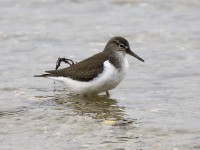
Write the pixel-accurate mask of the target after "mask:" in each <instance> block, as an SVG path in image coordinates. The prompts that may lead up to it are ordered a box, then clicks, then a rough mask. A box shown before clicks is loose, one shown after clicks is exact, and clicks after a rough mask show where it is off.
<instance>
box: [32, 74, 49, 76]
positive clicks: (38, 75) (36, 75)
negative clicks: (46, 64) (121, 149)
mask: <svg viewBox="0 0 200 150" xmlns="http://www.w3.org/2000/svg"><path fill="white" fill-rule="evenodd" d="M33 77H52V75H51V74H42V75H34V76H33Z"/></svg>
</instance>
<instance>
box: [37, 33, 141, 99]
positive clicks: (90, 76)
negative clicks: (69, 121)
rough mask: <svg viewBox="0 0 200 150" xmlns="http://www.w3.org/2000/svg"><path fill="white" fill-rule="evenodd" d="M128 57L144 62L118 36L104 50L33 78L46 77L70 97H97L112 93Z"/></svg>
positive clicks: (124, 69) (123, 70)
mask: <svg viewBox="0 0 200 150" xmlns="http://www.w3.org/2000/svg"><path fill="white" fill-rule="evenodd" d="M126 54H129V55H131V56H133V57H135V58H137V59H138V60H140V61H142V62H144V60H143V59H142V58H141V57H139V56H138V55H136V54H135V53H134V52H133V51H132V50H131V48H130V45H129V42H128V41H127V40H126V39H125V38H123V37H120V36H116V37H112V38H111V39H110V40H109V41H108V43H107V44H106V46H105V48H104V50H103V51H102V52H100V53H97V54H95V55H93V56H91V57H89V58H86V59H84V60H82V61H80V62H78V63H76V64H73V65H71V66H69V67H66V68H63V69H58V70H50V71H45V72H46V73H45V74H42V75H35V76H34V77H45V78H49V79H53V80H56V81H59V82H61V83H63V84H64V85H65V86H66V87H67V89H69V91H70V92H71V93H74V94H77V95H84V96H87V95H98V94H99V93H102V92H106V94H109V90H112V89H114V88H115V87H116V86H117V85H119V83H120V82H121V81H122V80H123V79H124V77H125V76H126V74H127V71H128V67H129V64H128V60H127V57H126Z"/></svg>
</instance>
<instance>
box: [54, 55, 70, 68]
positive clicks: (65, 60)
mask: <svg viewBox="0 0 200 150" xmlns="http://www.w3.org/2000/svg"><path fill="white" fill-rule="evenodd" d="M62 61H63V62H65V63H67V64H69V65H70V66H72V65H74V61H73V60H71V59H67V58H60V57H59V58H58V60H57V62H56V70H57V69H58V68H59V67H60V63H61V62H62Z"/></svg>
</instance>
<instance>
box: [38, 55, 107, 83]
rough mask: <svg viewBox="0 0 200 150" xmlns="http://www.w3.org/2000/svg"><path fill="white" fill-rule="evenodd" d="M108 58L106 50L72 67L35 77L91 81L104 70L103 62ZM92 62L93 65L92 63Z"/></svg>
mask: <svg viewBox="0 0 200 150" xmlns="http://www.w3.org/2000/svg"><path fill="white" fill-rule="evenodd" d="M107 59H108V55H107V54H106V52H101V53H98V54H96V55H94V56H92V57H89V58H87V59H85V60H83V61H81V62H79V63H77V64H75V65H72V66H70V67H67V68H64V69H59V70H50V71H45V72H47V73H49V74H43V75H36V76H34V77H59V76H62V77H69V78H71V79H74V80H78V81H90V80H92V79H93V78H95V77H96V76H98V74H99V73H101V72H102V71H103V63H104V62H105V61H106V60H107ZM91 64H92V65H91Z"/></svg>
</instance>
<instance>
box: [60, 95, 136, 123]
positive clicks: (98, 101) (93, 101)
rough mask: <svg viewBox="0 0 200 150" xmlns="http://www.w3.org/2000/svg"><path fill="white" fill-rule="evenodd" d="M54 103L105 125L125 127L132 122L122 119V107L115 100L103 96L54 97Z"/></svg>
mask: <svg viewBox="0 0 200 150" xmlns="http://www.w3.org/2000/svg"><path fill="white" fill-rule="evenodd" d="M56 102H57V104H61V105H64V106H66V107H68V108H71V109H73V111H74V112H76V113H77V115H87V116H90V117H92V118H93V119H98V120H103V121H104V122H103V123H105V124H112V125H125V124H129V123H132V122H133V120H130V119H125V118H124V116H125V114H124V109H125V108H124V107H122V106H119V105H118V104H117V103H118V102H117V101H116V100H115V99H112V98H108V97H107V96H105V95H96V96H93V97H80V96H70V97H66V95H64V96H62V95H56Z"/></svg>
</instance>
